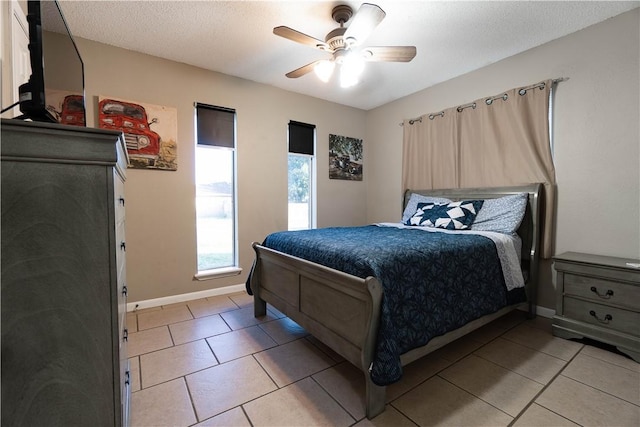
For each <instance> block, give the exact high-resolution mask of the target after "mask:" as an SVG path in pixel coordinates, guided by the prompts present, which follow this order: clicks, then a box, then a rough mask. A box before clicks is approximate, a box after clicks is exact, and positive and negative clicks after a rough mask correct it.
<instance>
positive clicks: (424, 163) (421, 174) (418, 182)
mask: <svg viewBox="0 0 640 427" xmlns="http://www.w3.org/2000/svg"><path fill="white" fill-rule="evenodd" d="M403 126H404V141H403V144H402V149H403V153H402V184H403V188H405V189H406V188H414V189H418V188H420V189H434V188H457V187H458V186H459V182H458V175H459V174H458V156H459V154H458V142H457V134H458V128H457V121H456V117H455V116H454V115H453V114H450V113H449V114H446V113H445V112H440V113H437V114H433V115H431V116H425V117H422V118H420V119H417V120H405V121H404V123H403ZM436 159H437V161H434V160H436Z"/></svg>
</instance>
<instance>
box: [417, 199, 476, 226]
mask: <svg viewBox="0 0 640 427" xmlns="http://www.w3.org/2000/svg"><path fill="white" fill-rule="evenodd" d="M482 204H483V201H482V200H461V201H459V202H451V203H418V207H417V209H416V212H415V213H414V214H413V216H412V217H411V218H409V221H408V222H407V223H406V224H407V225H420V226H426V227H435V228H444V229H447V230H466V229H468V228H469V226H471V224H472V223H473V220H474V219H475V218H476V215H477V214H478V211H479V210H480V208H481V207H482Z"/></svg>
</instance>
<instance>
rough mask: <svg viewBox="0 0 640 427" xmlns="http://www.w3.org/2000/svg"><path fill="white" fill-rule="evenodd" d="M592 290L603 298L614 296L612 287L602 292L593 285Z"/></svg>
mask: <svg viewBox="0 0 640 427" xmlns="http://www.w3.org/2000/svg"><path fill="white" fill-rule="evenodd" d="M591 292H593V293H594V294H596V295H598V296H599V297H600V298H602V299H609V298H611V297H612V296H613V291H612V290H611V289H608V290H607V292H605V293H604V294H601V293H600V292H598V288H596V287H595V286H592V287H591Z"/></svg>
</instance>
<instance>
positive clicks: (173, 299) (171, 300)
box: [127, 283, 246, 311]
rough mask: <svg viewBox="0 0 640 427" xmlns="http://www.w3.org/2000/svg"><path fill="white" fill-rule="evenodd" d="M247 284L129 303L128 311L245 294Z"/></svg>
mask: <svg viewBox="0 0 640 427" xmlns="http://www.w3.org/2000/svg"><path fill="white" fill-rule="evenodd" d="M245 289H246V288H245V284H244V283H241V284H239V285H231V286H225V287H223V288H215V289H207V290H206V291H198V292H190V293H188V294H180V295H172V296H168V297H162V298H154V299H148V300H143V301H136V302H130V303H127V311H133V310H142V309H143V308H152V307H159V306H161V305H169V304H175V303H177V302H184V301H191V300H194V299H200V298H206V297H215V296H218V295H227V294H233V293H236V292H244V290H245Z"/></svg>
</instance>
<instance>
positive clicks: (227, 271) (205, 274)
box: [193, 267, 242, 280]
mask: <svg viewBox="0 0 640 427" xmlns="http://www.w3.org/2000/svg"><path fill="white" fill-rule="evenodd" d="M240 273H242V269H241V268H240V267H225V268H216V269H215V270H205V271H200V272H198V273H196V274H195V275H194V276H193V279H194V280H210V279H218V278H220V277H229V276H237V275H238V274H240Z"/></svg>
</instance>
